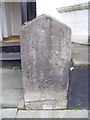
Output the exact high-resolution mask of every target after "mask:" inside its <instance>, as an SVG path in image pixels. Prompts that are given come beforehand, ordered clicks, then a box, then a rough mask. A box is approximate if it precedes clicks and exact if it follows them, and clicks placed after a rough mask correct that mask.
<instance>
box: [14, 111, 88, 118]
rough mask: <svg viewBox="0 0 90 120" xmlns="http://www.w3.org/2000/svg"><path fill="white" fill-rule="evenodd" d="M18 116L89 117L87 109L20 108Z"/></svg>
mask: <svg viewBox="0 0 90 120" xmlns="http://www.w3.org/2000/svg"><path fill="white" fill-rule="evenodd" d="M16 118H88V111H87V110H37V111H35V110H20V111H18V113H17V116H16Z"/></svg>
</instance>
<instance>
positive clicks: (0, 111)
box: [0, 109, 2, 120]
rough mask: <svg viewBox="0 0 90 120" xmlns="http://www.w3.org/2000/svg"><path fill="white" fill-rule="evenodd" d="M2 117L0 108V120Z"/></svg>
mask: <svg viewBox="0 0 90 120" xmlns="http://www.w3.org/2000/svg"><path fill="white" fill-rule="evenodd" d="M1 119H2V109H0V120H1Z"/></svg>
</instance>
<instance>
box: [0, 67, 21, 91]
mask: <svg viewBox="0 0 90 120" xmlns="http://www.w3.org/2000/svg"><path fill="white" fill-rule="evenodd" d="M1 74H2V89H22V88H23V83H22V72H21V70H19V69H17V70H15V69H9V68H7V69H2V72H0V75H1Z"/></svg>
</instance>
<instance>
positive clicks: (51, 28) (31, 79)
mask: <svg viewBox="0 0 90 120" xmlns="http://www.w3.org/2000/svg"><path fill="white" fill-rule="evenodd" d="M21 61H22V71H23V86H24V98H25V105H26V108H27V109H63V108H66V107H67V92H68V84H69V68H70V61H71V29H70V28H69V27H68V26H66V25H65V24H63V23H61V22H59V21H57V20H56V19H54V18H52V17H50V16H48V15H41V16H39V17H38V18H36V19H34V20H33V21H31V22H29V23H27V24H26V25H24V26H23V27H22V29H21Z"/></svg>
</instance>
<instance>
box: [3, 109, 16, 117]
mask: <svg viewBox="0 0 90 120" xmlns="http://www.w3.org/2000/svg"><path fill="white" fill-rule="evenodd" d="M16 113H17V109H2V110H1V116H2V118H15V117H16Z"/></svg>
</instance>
